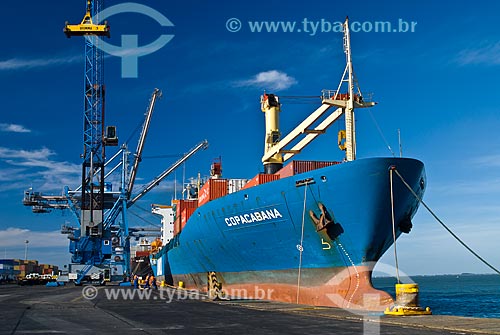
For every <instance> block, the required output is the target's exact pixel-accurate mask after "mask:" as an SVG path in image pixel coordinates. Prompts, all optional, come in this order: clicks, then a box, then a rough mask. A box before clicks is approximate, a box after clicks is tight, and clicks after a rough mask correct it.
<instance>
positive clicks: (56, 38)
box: [0, 0, 500, 274]
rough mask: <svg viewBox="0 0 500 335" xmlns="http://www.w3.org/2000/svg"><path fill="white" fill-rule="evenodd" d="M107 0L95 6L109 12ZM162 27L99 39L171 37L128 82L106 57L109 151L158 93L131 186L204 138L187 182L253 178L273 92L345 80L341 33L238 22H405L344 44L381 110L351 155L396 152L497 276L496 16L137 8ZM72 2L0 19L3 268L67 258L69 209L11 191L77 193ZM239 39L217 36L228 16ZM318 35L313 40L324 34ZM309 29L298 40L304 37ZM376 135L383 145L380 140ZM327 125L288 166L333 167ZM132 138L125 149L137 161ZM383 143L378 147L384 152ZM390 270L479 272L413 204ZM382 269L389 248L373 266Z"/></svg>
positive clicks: (161, 195)
mask: <svg viewBox="0 0 500 335" xmlns="http://www.w3.org/2000/svg"><path fill="white" fill-rule="evenodd" d="M120 3H121V2H119V1H111V0H108V1H106V7H110V6H113V5H117V4H120ZM137 3H142V4H145V5H148V6H150V7H151V8H154V9H156V10H157V11H159V12H161V13H162V14H163V15H164V16H166V17H167V18H168V19H169V20H170V21H171V22H172V23H173V24H174V26H173V27H161V26H159V25H158V24H157V23H156V22H155V21H154V20H152V19H151V18H149V17H146V16H142V15H139V14H131V13H126V14H120V15H114V16H111V17H109V18H108V21H109V24H110V25H111V35H112V37H111V39H110V40H109V41H108V42H109V43H111V44H114V45H121V35H127V34H129V35H130V34H137V35H138V36H139V37H138V42H139V45H144V44H148V43H151V42H153V41H154V40H155V39H156V38H157V37H158V36H159V35H160V34H173V35H175V36H174V38H173V39H172V41H170V42H169V43H168V44H166V45H165V46H164V47H163V48H161V49H160V50H158V51H156V52H154V53H151V54H149V55H146V56H143V57H140V58H139V61H138V77H137V78H122V73H121V62H120V58H119V57H114V56H109V55H108V56H106V60H105V83H106V86H107V97H106V98H107V101H106V121H107V122H106V123H107V124H112V125H116V126H117V128H118V136H119V138H120V142H123V141H125V140H126V139H127V138H129V136H130V135H131V134H133V131H134V129H135V128H136V127H137V126H138V125H139V124H140V123H141V122H142V120H143V114H144V111H145V109H146V107H147V103H148V99H149V97H150V95H151V93H152V91H153V89H154V88H155V87H158V88H160V89H162V90H163V93H164V97H163V99H162V100H160V101H159V102H158V104H157V107H156V110H155V113H154V115H153V121H152V125H151V129H150V132H149V137H148V139H147V141H146V147H145V150H144V153H143V156H144V157H145V159H144V160H143V162H142V165H141V167H140V170H139V177H138V178H139V179H138V180H137V184H138V185H136V190H139V189H140V185H141V184H143V183H147V182H149V181H150V180H151V179H152V178H153V177H154V176H156V175H157V174H159V173H160V172H161V171H163V170H164V169H165V168H166V167H168V166H169V165H170V164H171V163H173V161H174V160H175V158H172V157H166V158H148V157H152V156H160V155H177V154H181V153H184V152H186V151H187V150H189V148H191V147H192V146H194V145H195V144H196V143H198V142H199V141H201V140H203V139H205V138H206V139H208V140H209V142H210V148H209V149H208V150H206V151H204V152H202V153H199V154H197V155H196V157H195V158H194V159H191V160H190V161H189V162H188V163H187V165H186V176H188V177H189V176H195V175H196V174H197V173H198V172H201V173H202V174H208V171H209V166H210V163H211V162H212V160H213V159H214V158H215V157H219V156H222V161H223V169H224V175H225V176H226V177H231V178H251V177H252V176H253V175H255V173H257V172H258V171H260V170H262V166H261V162H260V158H261V156H262V150H263V138H264V121H263V115H262V113H261V112H260V106H259V97H260V95H261V94H262V92H263V90H267V91H268V92H275V93H277V94H279V95H285V96H286V95H288V96H290V95H319V94H320V92H321V90H322V89H324V88H327V89H335V88H336V87H337V85H338V81H339V80H340V76H341V74H342V71H343V69H344V56H343V53H342V35H341V34H340V33H334V32H321V31H319V30H318V31H317V32H316V34H312V33H311V32H309V33H306V32H304V31H301V32H293V33H291V32H283V31H278V32H266V31H265V30H264V31H261V32H260V33H259V32H252V31H251V29H250V27H249V24H248V23H249V22H264V21H274V22H278V21H288V22H297V23H296V24H297V26H296V27H295V28H296V29H298V27H300V25H302V24H303V21H304V19H307V21H308V22H321V20H322V19H323V20H324V21H328V22H335V21H343V20H344V18H345V16H346V15H349V17H350V19H351V21H359V22H372V23H373V22H375V21H389V22H391V23H392V24H393V25H397V24H398V22H399V20H400V19H402V20H404V21H405V22H411V21H414V22H417V25H416V26H415V31H414V32H399V33H394V32H392V33H382V32H365V31H360V32H353V33H352V48H353V58H354V66H355V71H356V74H357V77H358V79H359V81H360V85H361V89H362V90H363V91H364V92H373V93H374V99H375V100H376V101H377V102H378V103H379V104H378V105H377V106H376V107H375V108H373V109H372V110H371V111H370V112H368V111H365V110H360V111H358V113H357V123H356V127H357V132H358V139H357V142H358V158H364V157H372V156H390V155H391V152H390V151H389V150H388V149H387V145H386V141H387V142H388V144H389V145H390V146H391V147H392V149H393V150H394V151H395V152H397V150H398V142H397V129H401V136H402V144H403V153H404V155H405V156H407V157H414V158H418V159H420V160H422V161H423V162H424V163H425V165H426V171H427V176H428V187H427V191H426V195H425V201H426V202H427V203H428V205H429V206H430V207H431V208H433V210H434V211H435V212H436V213H437V214H438V216H440V217H441V218H442V219H443V220H444V221H445V222H446V223H447V224H448V225H449V226H450V227H451V228H452V229H453V230H454V231H455V232H456V233H457V234H459V235H460V236H462V237H463V239H464V240H465V241H466V242H467V243H468V244H470V246H471V247H472V248H473V249H475V250H476V251H477V252H478V253H479V254H481V255H482V256H483V257H485V258H486V259H488V260H490V261H491V262H492V263H493V264H494V265H496V266H497V267H498V266H500V256H499V253H498V251H497V246H498V243H496V242H495V241H497V240H498V238H499V237H500V225H499V223H500V222H499V221H500V219H499V218H500V205H499V199H500V172H499V168H500V139H499V136H498V135H497V134H498V129H499V128H500V117H499V109H500V107H498V106H497V103H496V98H497V95H498V91H499V90H498V88H499V85H498V77H499V74H500V39H499V36H500V35H499V33H500V31H499V27H498V12H499V10H500V8H499V7H500V4H496V3H494V2H491V1H476V2H475V3H474V6H471V5H470V2H463V1H459V2H456V3H455V4H454V5H453V6H449V5H447V4H445V3H442V4H438V3H434V1H418V2H417V1H405V2H400V1H398V2H396V1H394V2H392V1H379V2H377V3H374V2H370V1H356V2H339V3H336V4H335V5H332V2H331V1H312V2H307V3H298V2H297V3H289V2H285V1H259V0H258V1H252V2H236V1H210V2H209V1H192V0H188V1H183V2H182V3H181V2H166V1H159V0H156V1H147V2H146V1H137ZM84 7H85V1H83V0H81V1H76V0H75V1H64V2H63V1H61V2H57V4H52V3H51V4H47V3H46V2H31V3H30V5H29V6H27V5H26V4H23V3H15V2H11V3H9V7H8V12H9V13H10V14H9V15H6V16H5V17H4V20H5V21H6V22H4V26H5V27H15V29H14V28H13V31H7V30H5V29H4V30H2V31H1V32H0V34H1V37H2V41H3V43H2V49H1V50H2V52H1V54H0V83H1V85H2V87H1V88H2V90H1V96H2V103H3V106H2V114H1V118H0V200H1V201H0V257H3V256H7V257H8V258H23V257H24V240H26V239H28V240H30V244H29V248H30V249H29V254H30V258H37V259H39V260H40V261H41V262H45V263H56V264H63V263H65V262H67V260H69V253H68V252H67V240H66V238H65V236H63V235H61V234H60V233H59V229H60V226H61V224H64V223H65V222H69V223H71V224H73V225H74V224H75V223H74V222H73V218H72V215H71V214H70V213H69V212H56V211H54V212H53V213H50V214H45V215H35V214H32V213H31V210H30V208H27V207H23V206H22V203H21V200H22V195H23V191H24V190H25V189H26V188H28V187H33V188H34V189H35V190H37V191H41V192H43V193H45V194H60V192H61V190H62V188H63V187H64V186H65V185H68V186H70V188H73V189H74V188H76V187H77V186H78V185H79V181H80V173H81V166H80V164H81V159H80V154H81V152H82V149H83V143H82V142H83V140H82V139H83V135H82V123H83V122H82V118H83V92H82V90H83V50H84V49H83V46H84V42H83V39H82V38H71V39H67V38H66V37H65V36H64V34H63V32H62V28H63V26H64V22H65V21H70V22H72V23H77V22H79V21H80V20H81V18H82V17H83V14H84ZM231 18H237V19H239V20H240V22H241V23H242V26H241V30H239V31H238V32H230V31H228V29H227V28H226V22H227V21H228V19H231ZM325 30H326V28H325ZM309 31H311V30H309ZM283 102H284V104H283V108H282V110H283V112H282V114H281V121H282V130H283V131H287V130H291V129H292V127H294V126H295V125H296V124H297V123H298V122H299V121H300V120H301V119H303V118H304V117H305V116H306V115H308V114H309V113H310V112H312V111H313V110H314V109H315V105H314V104H292V103H290V101H288V102H287V101H286V100H284V101H283ZM373 119H375V120H376V124H377V125H378V127H380V129H381V131H382V133H383V137H382V136H381V135H380V132H379V131H378V129H377V126H376V125H375V123H374V121H373ZM337 128H338V126H336V125H334V126H333V127H332V128H331V130H330V131H329V132H328V133H327V134H326V135H324V136H323V137H320V138H319V139H318V140H317V142H315V143H313V144H312V145H311V146H309V147H308V148H307V149H306V150H305V151H304V153H303V154H301V156H299V157H297V159H317V160H340V159H341V158H342V155H341V152H340V151H338V150H337V149H336V133H337V130H338V129H337ZM136 137H137V136H135V138H133V139H132V141H131V142H130V148H131V149H135V146H136ZM384 138H385V140H384ZM174 177H177V180H181V178H182V171H181V170H179V171H177V173H176V175H175V176H173V175H172V176H170V177H169V178H168V179H167V180H166V181H164V182H163V183H162V184H161V185H160V187H158V188H157V189H155V191H153V192H151V193H150V194H148V195H147V196H146V197H144V198H143V200H141V201H140V202H139V203H138V205H137V206H135V207H133V209H132V215H131V216H130V221H131V225H133V226H151V225H156V226H157V225H158V224H159V219H158V218H157V217H154V216H153V215H151V214H149V208H150V205H151V203H163V204H168V203H169V202H170V199H171V198H172V188H173V184H174ZM398 252H399V263H400V266H401V268H402V270H403V271H405V272H406V273H408V274H435V273H460V272H478V273H483V272H484V273H486V272H491V271H490V270H489V269H488V268H487V267H485V266H484V265H482V264H480V263H479V262H478V261H476V259H475V258H473V256H471V255H469V254H468V253H467V251H465V250H464V249H463V248H462V247H461V246H460V245H458V243H457V242H455V241H454V240H453V239H452V238H451V236H450V235H449V234H448V233H446V232H445V231H444V229H442V228H441V227H440V226H439V225H438V223H436V222H435V221H434V219H433V218H432V217H431V216H430V215H429V214H428V213H426V211H425V209H423V208H421V209H420V211H419V213H418V214H417V216H416V217H415V219H414V229H413V231H412V232H411V233H410V234H409V235H408V236H403V237H402V238H400V239H399V240H398ZM381 262H384V263H387V264H393V263H394V261H393V256H392V250H390V251H389V252H388V253H387V254H386V255H385V256H384V257H383V258H382V260H381Z"/></svg>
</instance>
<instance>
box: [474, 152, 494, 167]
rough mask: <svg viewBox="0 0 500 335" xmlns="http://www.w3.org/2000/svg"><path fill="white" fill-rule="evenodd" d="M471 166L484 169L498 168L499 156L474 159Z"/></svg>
mask: <svg viewBox="0 0 500 335" xmlns="http://www.w3.org/2000/svg"><path fill="white" fill-rule="evenodd" d="M473 165H479V166H481V167H486V168H494V167H500V154H493V155H489V156H482V157H478V158H475V159H473Z"/></svg>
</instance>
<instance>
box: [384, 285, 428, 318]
mask: <svg viewBox="0 0 500 335" xmlns="http://www.w3.org/2000/svg"><path fill="white" fill-rule="evenodd" d="M384 314H387V315H398V316H404V315H430V314H432V312H431V309H430V308H429V307H426V308H425V309H424V308H422V307H420V303H419V300H418V284H416V283H412V284H396V301H395V302H394V306H392V307H391V308H387V309H386V310H385V312H384Z"/></svg>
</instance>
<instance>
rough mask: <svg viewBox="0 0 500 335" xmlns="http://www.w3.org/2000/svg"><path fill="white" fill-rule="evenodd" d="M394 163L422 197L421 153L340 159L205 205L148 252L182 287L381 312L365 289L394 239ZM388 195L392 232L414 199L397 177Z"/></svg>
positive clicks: (382, 302)
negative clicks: (162, 244) (159, 247)
mask: <svg viewBox="0 0 500 335" xmlns="http://www.w3.org/2000/svg"><path fill="white" fill-rule="evenodd" d="M392 166H394V167H395V168H396V169H397V171H398V172H399V173H400V174H401V175H402V176H403V178H404V179H405V180H406V182H407V183H408V184H409V185H410V186H411V187H412V189H413V190H414V191H415V192H416V193H417V194H418V195H419V196H420V197H421V196H422V195H423V193H424V189H425V184H426V181H425V178H426V177H425V169H424V166H423V164H422V163H421V162H420V161H418V160H415V159H408V158H369V159H359V160H356V161H352V162H345V163H342V164H338V165H333V166H330V167H325V168H321V169H317V170H313V171H309V172H306V173H302V174H297V175H293V176H290V177H287V178H283V179H280V180H277V181H273V182H269V183H266V184H262V185H258V186H254V187H250V188H248V189H243V190H241V191H238V192H235V193H232V194H229V195H227V196H224V197H221V198H218V199H215V200H212V201H210V202H208V203H207V204H205V205H203V206H201V207H199V208H198V209H196V211H195V212H194V213H193V215H192V216H191V217H190V219H189V220H188V222H187V224H186V226H185V227H184V229H183V230H182V232H181V233H180V234H179V235H177V236H176V237H175V238H174V239H173V240H172V241H171V242H170V243H169V244H168V245H166V246H165V247H164V248H163V249H162V250H161V252H160V253H159V254H158V255H156V256H155V258H158V261H160V262H161V263H162V265H161V268H162V269H163V271H164V272H165V269H166V272H165V273H164V275H165V278H167V277H168V276H170V275H171V280H173V282H177V281H183V282H184V283H185V284H186V286H187V287H188V288H196V289H200V290H208V291H212V290H215V291H217V292H216V293H217V294H219V291H221V290H226V293H228V294H230V295H234V292H235V290H236V292H238V293H239V294H240V295H241V294H242V293H244V294H245V297H249V298H252V297H255V296H256V294H257V293H259V294H260V292H266V294H267V295H266V296H264V298H266V299H273V300H280V301H288V302H298V303H304V304H313V305H328V306H340V307H348V308H363V309H383V308H385V307H386V306H387V305H389V304H391V303H392V299H391V297H390V296H389V295H387V294H385V293H384V292H380V291H377V290H374V289H373V288H372V286H371V271H372V269H373V267H374V265H375V264H376V262H377V261H378V260H379V259H380V257H381V256H382V255H383V254H384V252H385V251H386V250H387V249H388V248H389V247H390V246H391V245H392V243H393V228H392V227H393V226H392V212H391V201H390V192H391V187H390V181H389V171H390V167H392ZM393 194H394V218H395V225H396V235H397V236H399V235H400V234H401V232H402V231H405V232H408V231H409V229H410V228H411V218H412V217H413V216H414V215H415V213H416V211H417V208H418V205H419V203H418V200H417V199H416V198H415V197H414V196H413V195H412V194H411V192H410V191H409V190H408V189H407V188H406V187H405V186H404V185H403V183H402V182H401V180H400V179H399V178H398V177H397V176H396V175H395V174H394V177H393ZM260 290H263V291H260ZM249 292H250V293H249ZM366 294H371V298H370V299H371V300H370V299H366ZM260 298H261V297H260Z"/></svg>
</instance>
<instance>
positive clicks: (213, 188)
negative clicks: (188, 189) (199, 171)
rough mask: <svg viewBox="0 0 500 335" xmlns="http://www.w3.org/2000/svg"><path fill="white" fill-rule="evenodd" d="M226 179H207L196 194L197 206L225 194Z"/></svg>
mask: <svg viewBox="0 0 500 335" xmlns="http://www.w3.org/2000/svg"><path fill="white" fill-rule="evenodd" d="M227 184H228V183H227V179H209V180H207V182H206V183H205V185H203V187H202V188H201V190H200V194H198V206H201V205H203V204H206V203H207V202H209V201H212V200H214V199H217V198H220V197H223V196H225V195H227Z"/></svg>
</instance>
